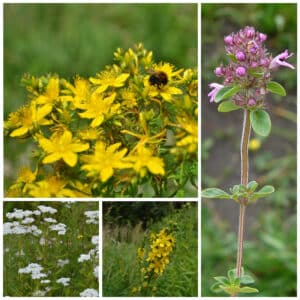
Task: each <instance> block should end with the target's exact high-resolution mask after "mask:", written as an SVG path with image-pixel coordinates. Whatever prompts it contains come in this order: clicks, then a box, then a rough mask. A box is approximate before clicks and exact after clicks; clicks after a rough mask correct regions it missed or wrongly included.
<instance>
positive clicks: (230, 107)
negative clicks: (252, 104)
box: [218, 100, 241, 112]
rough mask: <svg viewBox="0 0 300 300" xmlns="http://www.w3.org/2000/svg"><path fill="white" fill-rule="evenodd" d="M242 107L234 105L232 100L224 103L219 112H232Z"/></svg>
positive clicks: (219, 107)
mask: <svg viewBox="0 0 300 300" xmlns="http://www.w3.org/2000/svg"><path fill="white" fill-rule="evenodd" d="M240 108H241V107H240V106H237V105H235V104H234V103H233V101H232V100H228V101H224V102H222V103H221V104H220V105H219V106H218V112H230V111H233V110H237V109H240Z"/></svg>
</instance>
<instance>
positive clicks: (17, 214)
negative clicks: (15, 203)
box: [6, 208, 41, 220]
mask: <svg viewBox="0 0 300 300" xmlns="http://www.w3.org/2000/svg"><path fill="white" fill-rule="evenodd" d="M40 214H41V212H40V211H39V210H33V211H32V210H23V209H17V208H15V209H14V211H13V212H8V213H6V217H7V219H9V220H10V219H23V218H26V217H30V216H32V215H36V216H39V215H40Z"/></svg>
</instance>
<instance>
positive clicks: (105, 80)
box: [90, 70, 129, 93]
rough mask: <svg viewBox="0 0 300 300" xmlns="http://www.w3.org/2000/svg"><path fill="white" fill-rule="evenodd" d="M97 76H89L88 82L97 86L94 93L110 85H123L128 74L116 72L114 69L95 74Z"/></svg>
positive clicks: (100, 91) (102, 90)
mask: <svg viewBox="0 0 300 300" xmlns="http://www.w3.org/2000/svg"><path fill="white" fill-rule="evenodd" d="M96 76H97V77H90V82H91V83H93V84H94V85H97V86H98V87H97V88H96V90H95V93H103V92H104V91H106V90H107V88H108V87H109V86H111V87H121V86H124V84H125V81H126V80H127V78H128V77H129V74H127V73H122V74H117V73H116V72H115V70H110V71H103V72H101V73H98V74H97V75H96Z"/></svg>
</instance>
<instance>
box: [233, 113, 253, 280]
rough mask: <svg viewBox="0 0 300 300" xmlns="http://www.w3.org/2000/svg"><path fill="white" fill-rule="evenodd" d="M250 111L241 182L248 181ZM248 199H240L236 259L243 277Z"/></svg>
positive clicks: (242, 157) (242, 145)
mask: <svg viewBox="0 0 300 300" xmlns="http://www.w3.org/2000/svg"><path fill="white" fill-rule="evenodd" d="M250 131H251V126H250V111H249V110H247V109H245V110H244V123H243V133H242V139H241V184H243V185H247V183H248V168H249V167H248V144H249V137H250ZM246 204H247V199H240V214H239V229H238V249H237V259H236V275H237V277H241V271H242V258H243V242H244V220H245V210H246Z"/></svg>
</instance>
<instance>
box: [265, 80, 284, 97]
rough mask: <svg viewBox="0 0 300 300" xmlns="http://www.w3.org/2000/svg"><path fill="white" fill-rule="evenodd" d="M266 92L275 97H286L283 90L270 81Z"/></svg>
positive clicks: (280, 86) (276, 83) (277, 84)
mask: <svg viewBox="0 0 300 300" xmlns="http://www.w3.org/2000/svg"><path fill="white" fill-rule="evenodd" d="M267 91H269V92H271V93H273V94H276V95H280V96H286V91H285V88H284V87H283V86H282V85H281V84H280V83H278V82H276V81H270V82H268V83H267Z"/></svg>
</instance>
